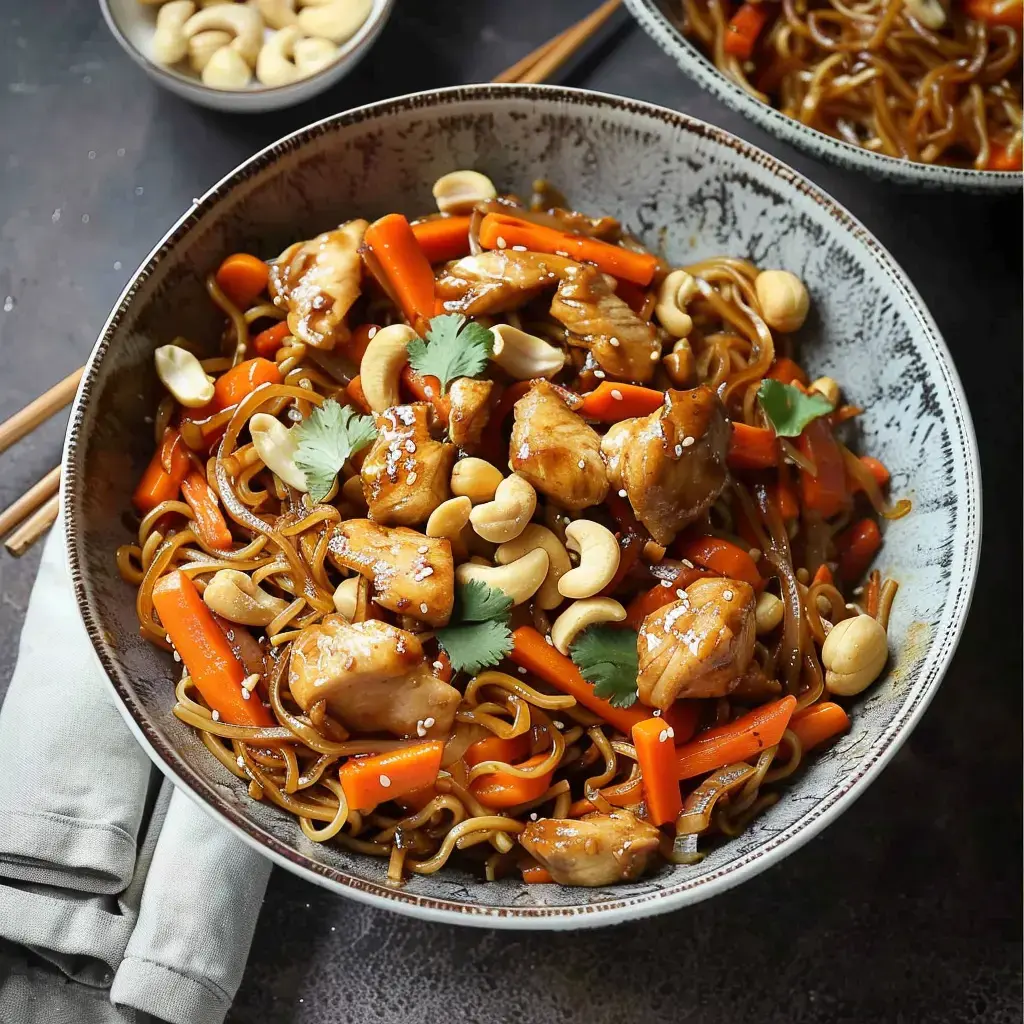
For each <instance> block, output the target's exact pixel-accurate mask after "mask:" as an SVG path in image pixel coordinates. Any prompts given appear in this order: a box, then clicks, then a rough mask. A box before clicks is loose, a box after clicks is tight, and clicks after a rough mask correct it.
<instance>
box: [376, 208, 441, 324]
mask: <svg viewBox="0 0 1024 1024" xmlns="http://www.w3.org/2000/svg"><path fill="white" fill-rule="evenodd" d="M363 244H364V245H365V246H366V247H367V249H369V250H370V252H371V253H372V254H373V256H374V257H375V258H376V260H377V263H378V264H379V265H380V268H381V272H382V273H383V274H384V276H385V277H386V278H387V280H388V283H389V284H390V285H391V289H392V291H393V292H394V294H395V297H396V298H397V299H398V304H399V306H400V307H401V309H402V313H403V315H404V316H405V318H406V320H408V321H409V323H411V324H413V323H415V322H416V320H417V318H418V317H425V318H427V319H429V318H430V317H432V316H433V315H434V271H433V270H432V269H431V267H430V262H429V260H428V259H427V257H426V256H424V255H423V250H422V249H421V248H420V245H419V242H417V241H416V236H415V235H414V234H413V230H412V228H411V227H410V226H409V222H408V221H407V220H406V219H405V217H403V216H402V215H401V214H400V213H389V214H388V215H387V216H386V217H381V219H380V220H377V221H374V222H373V223H372V224H371V225H370V226H369V227H368V228H367V229H366V234H365V235H364V236H363Z"/></svg>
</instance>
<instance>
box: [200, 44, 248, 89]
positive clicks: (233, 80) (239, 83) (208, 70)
mask: <svg viewBox="0 0 1024 1024" xmlns="http://www.w3.org/2000/svg"><path fill="white" fill-rule="evenodd" d="M200 77H201V78H202V80H203V84H204V85H208V86H209V87H210V88H211V89H233V90H237V89H244V88H245V87H246V86H247V85H248V84H249V83H250V82H251V81H252V71H251V70H250V68H249V65H248V64H247V63H246V62H245V58H244V57H243V56H242V55H241V54H240V53H239V52H238V51H237V50H234V49H232V48H231V46H222V47H221V48H220V49H219V50H214V51H213V53H212V54H211V55H210V59H209V60H208V61H207V62H206V66H205V67H204V68H203V73H202V75H201V76H200Z"/></svg>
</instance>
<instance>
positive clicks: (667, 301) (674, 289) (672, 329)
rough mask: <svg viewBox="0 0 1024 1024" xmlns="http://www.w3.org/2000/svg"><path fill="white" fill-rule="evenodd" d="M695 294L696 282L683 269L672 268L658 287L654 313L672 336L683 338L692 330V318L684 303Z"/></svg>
mask: <svg viewBox="0 0 1024 1024" xmlns="http://www.w3.org/2000/svg"><path fill="white" fill-rule="evenodd" d="M696 294H697V282H696V281H695V280H694V278H693V275H692V274H688V273H687V272H686V271H685V270H673V271H672V273H671V274H669V275H668V276H667V277H666V278H665V280H664V281H662V282H661V285H660V287H659V288H658V299H657V302H655V304H654V315H655V316H656V317H657V318H658V322H659V323H660V324H661V326H662V327H664V328H665V330H666V331H668V333H669V334H671V335H672V336H673V337H674V338H685V337H687V336H688V335H689V333H690V331H692V330H693V318H692V317H691V316H690V314H689V313H687V312H686V305H687V303H688V302H689V301H690V299H692V298H693V297H694V295H696Z"/></svg>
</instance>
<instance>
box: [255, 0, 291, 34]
mask: <svg viewBox="0 0 1024 1024" xmlns="http://www.w3.org/2000/svg"><path fill="white" fill-rule="evenodd" d="M255 4H256V10H257V11H259V12H260V14H261V15H262V16H263V20H264V21H265V22H266V23H267V28H272V29H279V28H286V27H287V26H288V25H294V24H295V23H296V22H297V21H298V16H297V15H296V14H295V0H255Z"/></svg>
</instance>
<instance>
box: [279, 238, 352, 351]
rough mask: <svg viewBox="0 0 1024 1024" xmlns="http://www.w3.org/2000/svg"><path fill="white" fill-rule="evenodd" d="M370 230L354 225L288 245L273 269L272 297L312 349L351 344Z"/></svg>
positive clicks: (297, 333) (295, 332)
mask: <svg viewBox="0 0 1024 1024" xmlns="http://www.w3.org/2000/svg"><path fill="white" fill-rule="evenodd" d="M367 227H368V225H367V223H366V221H365V220H350V221H349V222H348V223H347V224H343V225H342V226H341V227H340V228H337V229H336V230H334V231H325V232H324V233H323V234H322V235H318V236H317V237H316V238H313V239H310V241H308V242H296V243H295V244H294V245H291V246H289V247H288V248H287V249H285V251H284V252H283V253H281V255H280V256H278V258H277V259H276V260H275V261H274V262H273V264H272V265H271V268H270V286H269V288H270V295H271V297H272V298H273V300H274V303H275V305H279V306H280V305H283V306H285V307H286V308H287V309H288V327H289V329H290V330H291V332H292V334H293V335H295V337H296V338H298V339H299V341H303V342H305V343H306V344H307V345H312V346H313V348H326V349H331V348H334V346H335V344H337V343H338V342H343V341H347V340H348V337H349V331H348V327H346V326H345V315H346V314H347V313H348V311H349V309H351V308H352V304H353V303H354V302H355V301H356V299H358V298H359V292H360V283H361V280H362V273H363V265H362V261H361V260H360V258H359V246H360V245H361V244H362V241H363V234H364V232H365V231H366V228H367Z"/></svg>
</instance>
